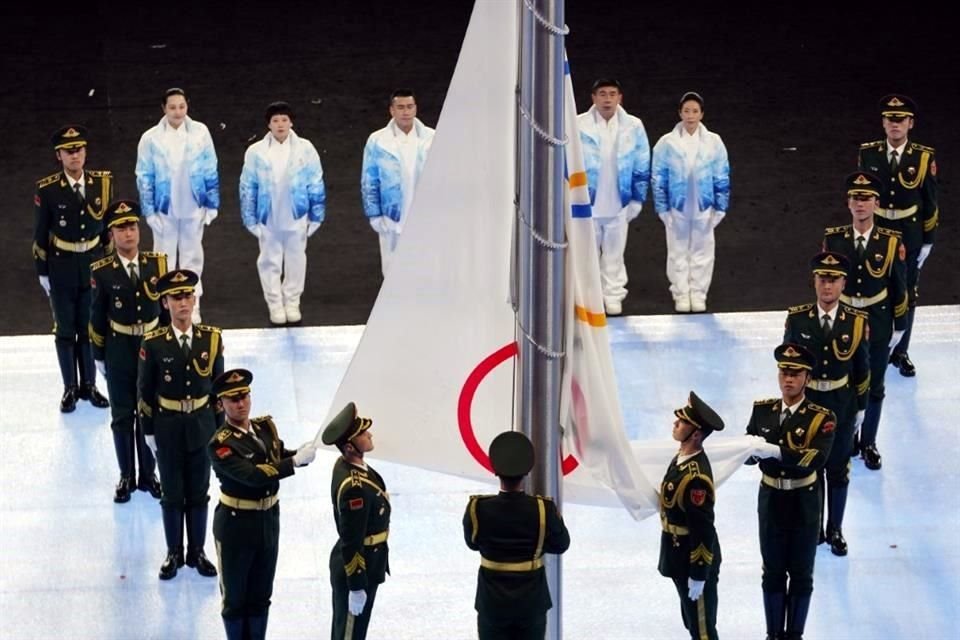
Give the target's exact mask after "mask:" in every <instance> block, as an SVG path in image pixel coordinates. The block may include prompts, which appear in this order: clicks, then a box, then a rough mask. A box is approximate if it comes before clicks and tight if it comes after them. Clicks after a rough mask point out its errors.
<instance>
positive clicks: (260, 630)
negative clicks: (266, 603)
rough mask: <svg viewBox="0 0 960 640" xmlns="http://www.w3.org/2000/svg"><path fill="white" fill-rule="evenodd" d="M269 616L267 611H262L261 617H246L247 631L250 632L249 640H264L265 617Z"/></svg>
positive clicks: (265, 629) (265, 630)
mask: <svg viewBox="0 0 960 640" xmlns="http://www.w3.org/2000/svg"><path fill="white" fill-rule="evenodd" d="M269 615H270V612H269V611H264V612H263V615H259V616H247V629H248V630H249V632H250V636H249V638H250V640H266V637H267V616H269Z"/></svg>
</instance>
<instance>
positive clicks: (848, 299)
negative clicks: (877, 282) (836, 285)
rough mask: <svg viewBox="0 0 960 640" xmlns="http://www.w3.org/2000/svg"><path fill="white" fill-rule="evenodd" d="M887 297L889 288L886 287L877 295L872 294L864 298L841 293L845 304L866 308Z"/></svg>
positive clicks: (856, 307)
mask: <svg viewBox="0 0 960 640" xmlns="http://www.w3.org/2000/svg"><path fill="white" fill-rule="evenodd" d="M886 299H887V290H886V289H884V290H883V291H881V292H880V293H878V294H877V295H875V296H870V297H869V298H864V297H862V296H848V295H846V294H841V295H840V300H841V301H842V302H843V303H844V304H848V305H850V306H851V307H853V308H855V309H866V308H867V307H869V306H871V305H875V304H877V303H878V302H882V301H884V300H886Z"/></svg>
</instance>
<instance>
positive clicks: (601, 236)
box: [577, 79, 650, 316]
mask: <svg viewBox="0 0 960 640" xmlns="http://www.w3.org/2000/svg"><path fill="white" fill-rule="evenodd" d="M591 97H592V99H593V106H592V107H590V110H589V111H587V112H586V113H581V114H580V115H579V116H577V126H578V127H579V129H580V140H581V142H582V143H583V160H584V167H585V169H586V172H587V186H588V189H589V191H590V202H591V204H592V205H593V224H594V230H595V231H596V237H597V253H598V255H599V256H600V282H601V285H602V286H603V306H604V309H605V310H606V313H607V315H611V316H615V315H620V313H621V312H622V311H623V299H624V298H625V297H627V288H626V284H627V268H626V265H624V263H623V253H624V251H625V250H626V248H627V230H628V225H629V224H630V222H632V221H633V220H634V219H635V218H636V217H637V216H638V215H640V209H641V207H642V206H643V201H644V200H645V199H646V197H647V187H648V186H649V184H650V143H649V141H648V140H647V132H646V130H645V129H644V127H643V122H642V121H641V120H640V118H637V117H636V116H632V115H630V114H629V113H627V112H626V111H625V110H624V109H623V107H622V106H620V105H621V103H622V102H623V93H622V91H621V88H620V83H619V82H617V81H616V80H608V79H601V80H597V81H596V82H594V83H593V90H592V93H591Z"/></svg>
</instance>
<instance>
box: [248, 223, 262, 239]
mask: <svg viewBox="0 0 960 640" xmlns="http://www.w3.org/2000/svg"><path fill="white" fill-rule="evenodd" d="M247 231H249V232H250V233H252V234H253V237H254V238H257V239H259V238H260V225H258V224H252V225H250V226H249V227H247Z"/></svg>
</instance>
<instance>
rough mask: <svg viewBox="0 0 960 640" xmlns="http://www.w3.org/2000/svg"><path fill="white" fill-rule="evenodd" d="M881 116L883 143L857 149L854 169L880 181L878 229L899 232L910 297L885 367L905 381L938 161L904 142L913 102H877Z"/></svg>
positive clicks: (895, 98)
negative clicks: (900, 333)
mask: <svg viewBox="0 0 960 640" xmlns="http://www.w3.org/2000/svg"><path fill="white" fill-rule="evenodd" d="M880 115H881V116H882V118H883V130H884V132H886V134H887V135H886V138H885V139H884V140H877V141H876V142H867V143H865V144H862V145H860V156H859V166H860V168H861V169H862V170H865V171H869V172H871V173H873V174H874V175H876V176H877V177H879V178H880V181H881V188H880V193H879V203H878V206H877V212H876V215H877V220H876V222H877V224H878V225H879V226H881V227H884V228H887V229H891V230H893V231H899V232H900V234H901V240H902V241H903V245H904V246H905V247H906V250H907V257H906V266H907V291H908V293H909V296H910V309H909V312H908V315H907V332H906V333H905V334H904V335H903V339H902V340H900V342H899V343H898V344H897V345H896V347H895V348H894V350H893V354H892V355H891V356H890V362H891V363H892V364H893V365H894V366H896V367H897V369H899V370H900V374H901V375H904V376H907V377H910V376H914V375H916V368H915V367H914V366H913V362H912V361H911V360H910V356H909V355H908V354H907V350H908V349H909V347H910V335H911V334H912V332H913V315H914V310H915V309H916V306H917V299H918V296H919V294H918V291H919V288H918V286H919V280H920V269H922V268H923V263H924V262H925V261H926V259H927V257H928V256H929V255H930V250H931V249H932V248H933V241H934V234H935V232H936V229H937V223H938V221H939V219H940V209H939V207H938V206H937V161H936V159H935V158H934V150H933V149H932V148H931V147H925V146H923V145H922V144H917V143H916V142H910V141H909V140H908V139H907V136H908V134H909V133H910V130H911V129H913V124H914V118H916V115H917V105H916V103H915V102H914V101H913V100H911V99H910V98H908V97H907V96H905V95H902V94H892V95H888V96H885V97H884V98H882V99H881V100H880Z"/></svg>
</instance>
